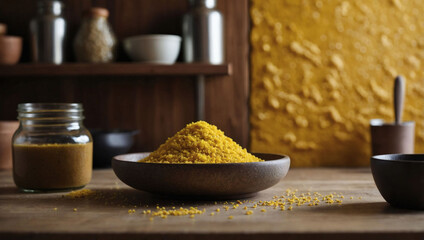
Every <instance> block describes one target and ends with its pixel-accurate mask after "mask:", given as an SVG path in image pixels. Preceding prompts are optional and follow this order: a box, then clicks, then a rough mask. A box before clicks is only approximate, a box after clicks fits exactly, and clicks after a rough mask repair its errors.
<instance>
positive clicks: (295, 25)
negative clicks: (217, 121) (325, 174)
mask: <svg viewBox="0 0 424 240" xmlns="http://www.w3.org/2000/svg"><path fill="white" fill-rule="evenodd" d="M250 16H251V20H252V29H251V36H250V37H251V39H250V41H251V45H252V52H251V76H252V83H251V100H250V105H251V115H250V123H251V132H250V134H251V143H250V147H251V150H252V151H253V152H271V153H285V154H288V155H289V156H290V157H291V158H292V166H365V165H368V164H369V157H370V147H369V145H370V136H369V120H370V119H373V118H383V119H385V120H387V121H393V118H394V116H393V110H392V102H393V100H392V95H393V79H394V77H395V76H396V75H397V74H401V75H403V76H404V77H405V78H406V100H405V104H406V105H405V112H404V119H405V120H414V121H416V131H415V133H416V145H415V150H416V152H423V151H424V122H423V117H424V80H423V78H424V73H423V67H424V66H423V65H424V61H423V60H424V1H422V0H407V1H402V0H372V1H370V0H355V1H353V0H352V1H341V0H252V2H251V8H250Z"/></svg>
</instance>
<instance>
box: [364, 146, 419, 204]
mask: <svg viewBox="0 0 424 240" xmlns="http://www.w3.org/2000/svg"><path fill="white" fill-rule="evenodd" d="M371 170H372V175H373V177H374V181H375V184H376V185H377V188H378V190H379V191H380V193H381V195H382V196H383V198H384V199H385V200H386V201H387V202H388V203H390V205H392V206H394V207H398V208H407V209H416V210H424V154H386V155H377V156H373V157H372V158H371Z"/></svg>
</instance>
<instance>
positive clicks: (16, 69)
mask: <svg viewBox="0 0 424 240" xmlns="http://www.w3.org/2000/svg"><path fill="white" fill-rule="evenodd" d="M231 73H232V67H231V64H221V65H211V64H203V63H176V64H173V65H158V64H146V63H107V64H89V63H65V64H62V65H54V64H33V63H27V64H17V65H13V66H0V77H4V76H8V77H10V76H16V77H18V76H100V75H104V76H117V75H119V76H149V75H150V76H175V75H185V76H188V75H231Z"/></svg>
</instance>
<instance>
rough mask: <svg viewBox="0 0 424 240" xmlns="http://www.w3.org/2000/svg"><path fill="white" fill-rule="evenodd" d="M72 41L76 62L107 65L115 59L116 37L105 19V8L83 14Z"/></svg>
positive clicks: (106, 13) (106, 16) (106, 11)
mask: <svg viewBox="0 0 424 240" xmlns="http://www.w3.org/2000/svg"><path fill="white" fill-rule="evenodd" d="M85 14H86V16H85V17H84V19H83V21H82V24H81V27H80V29H79V31H78V33H77V35H76V37H75V40H74V52H75V57H76V59H77V61H78V62H90V63H107V62H113V61H114V60H115V59H116V45H117V44H116V43H117V41H116V37H115V35H114V33H113V31H112V28H111V27H110V25H109V23H108V21H107V18H108V16H109V11H108V10H107V9H105V8H92V9H90V10H89V11H88V12H86V13H85Z"/></svg>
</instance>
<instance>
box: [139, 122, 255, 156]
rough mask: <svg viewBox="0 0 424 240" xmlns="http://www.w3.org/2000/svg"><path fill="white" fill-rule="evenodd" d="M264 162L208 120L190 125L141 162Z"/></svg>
mask: <svg viewBox="0 0 424 240" xmlns="http://www.w3.org/2000/svg"><path fill="white" fill-rule="evenodd" d="M260 161H263V160H261V159H259V158H257V157H255V156H253V155H252V154H250V153H248V152H247V150H246V149H245V148H242V147H241V146H240V145H238V144H237V143H236V142H234V141H233V140H232V139H231V138H229V137H227V136H225V135H224V132H222V131H221V130H219V129H218V128H217V127H216V126H214V125H211V124H209V123H207V122H204V121H198V122H195V123H190V124H188V125H187V126H186V127H185V128H183V129H182V130H181V131H179V132H178V133H177V134H175V135H174V136H173V137H171V138H168V140H166V142H165V143H164V144H162V145H161V146H160V147H159V148H158V149H157V150H156V151H154V152H152V153H151V154H150V155H149V156H148V157H146V158H144V159H141V160H140V161H139V162H146V163H241V162H260Z"/></svg>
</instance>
